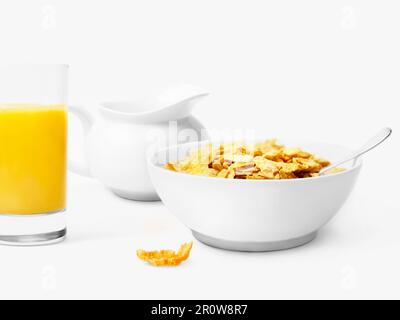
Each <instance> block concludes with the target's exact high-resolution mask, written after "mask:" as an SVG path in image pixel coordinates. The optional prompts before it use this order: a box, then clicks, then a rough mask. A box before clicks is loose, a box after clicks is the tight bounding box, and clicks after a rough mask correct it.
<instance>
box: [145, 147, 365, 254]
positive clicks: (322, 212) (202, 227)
mask: <svg viewBox="0 0 400 320" xmlns="http://www.w3.org/2000/svg"><path fill="white" fill-rule="evenodd" d="M207 143H209V142H205V143H200V144H199V143H191V144H184V145H179V146H174V147H171V148H168V149H164V150H161V151H158V152H157V153H156V154H154V155H152V156H151V157H150V158H149V161H148V162H149V171H150V176H151V179H152V181H153V184H154V186H155V188H156V190H157V192H158V195H159V196H160V198H161V200H162V201H163V202H164V204H165V205H166V207H167V208H168V209H169V211H170V212H172V213H173V214H174V215H175V216H176V217H178V219H179V220H180V221H181V222H183V223H184V224H185V225H186V226H187V227H188V228H190V229H191V230H192V232H193V235H194V236H195V238H197V239H198V240H199V241H201V242H203V243H206V244H208V245H211V246H214V247H218V248H223V249H228V250H238V251H273V250H282V249H289V248H293V247H297V246H300V245H303V244H305V243H308V242H310V241H311V240H313V239H314V238H315V237H316V235H317V232H318V230H319V229H321V227H323V226H324V225H325V224H326V223H328V222H329V221H330V220H331V219H332V218H333V217H334V216H335V215H336V214H337V213H338V211H339V210H340V209H341V208H342V206H343V205H344V203H345V202H346V200H347V199H348V198H349V196H350V194H351V192H352V190H353V187H354V185H355V183H356V180H357V178H358V175H359V172H360V169H361V166H362V163H361V161H357V163H351V164H348V165H347V166H346V165H345V166H343V167H344V168H346V169H347V171H345V172H342V173H338V174H333V175H328V176H323V177H317V178H307V179H296V180H231V179H220V178H213V177H204V176H195V175H189V174H184V173H177V172H173V171H170V170H167V169H164V168H163V165H164V164H165V163H166V162H167V161H176V160H181V159H183V158H184V157H185V156H186V155H187V154H188V152H190V151H192V150H194V149H196V148H198V147H199V146H202V145H204V144H207ZM286 144H287V145H290V146H300V147H302V148H303V149H305V150H307V151H310V152H312V153H315V154H317V155H318V156H321V157H324V158H327V159H330V160H331V161H335V160H337V159H339V158H341V157H342V156H344V155H346V154H348V153H349V152H351V150H349V149H347V148H345V147H341V146H336V145H330V144H326V143H310V142H297V143H296V142H295V143H293V142H292V143H286Z"/></svg>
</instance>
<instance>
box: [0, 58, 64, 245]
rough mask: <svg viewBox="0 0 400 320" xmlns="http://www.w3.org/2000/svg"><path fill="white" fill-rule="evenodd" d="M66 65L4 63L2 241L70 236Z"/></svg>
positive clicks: (0, 73)
mask: <svg viewBox="0 0 400 320" xmlns="http://www.w3.org/2000/svg"><path fill="white" fill-rule="evenodd" d="M67 77H68V66H66V65H11V66H4V67H0V244H10V245H42V244H50V243H56V242H59V241H61V240H63V239H64V238H65V236H66V222H65V208H66V152H67V106H66V103H67Z"/></svg>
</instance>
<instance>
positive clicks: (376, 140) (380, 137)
mask: <svg viewBox="0 0 400 320" xmlns="http://www.w3.org/2000/svg"><path fill="white" fill-rule="evenodd" d="M391 134H392V129H391V128H384V129H382V130H381V131H380V132H379V133H378V134H377V135H376V136H375V137H373V138H372V139H371V140H369V141H368V142H367V143H366V144H365V145H364V146H363V147H361V148H360V149H359V150H358V151H355V152H353V153H351V154H349V155H348V156H346V157H344V158H343V159H342V160H340V161H337V162H335V163H334V164H332V165H330V166H328V167H326V168H324V169H322V170H321V171H320V172H319V175H320V176H321V175H324V174H326V173H327V172H328V171H330V170H332V169H335V168H336V167H338V166H340V165H342V164H344V163H346V162H349V161H351V160H357V159H358V158H359V157H360V156H362V155H363V154H365V153H367V152H369V151H371V150H372V149H375V148H376V147H377V146H379V145H380V144H381V143H382V142H384V141H385V140H386V139H387V138H389V137H390V135H391Z"/></svg>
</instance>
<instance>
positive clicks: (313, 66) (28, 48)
mask: <svg viewBox="0 0 400 320" xmlns="http://www.w3.org/2000/svg"><path fill="white" fill-rule="evenodd" d="M399 10H400V3H399V1H398V0H392V1H389V0H380V1H367V0H362V1H361V0H360V1H355V0H346V1H343V0H335V1H328V0H323V1H321V0H314V1H311V0H303V1H297V0H291V1H289V0H282V1H267V0H246V1H245V0H241V1H239V0H201V1H194V0H160V1H155V0H140V1H139V0H112V1H111V0H107V1H105V0H85V1H75V0H71V1H61V0H60V1H55V0H53V1H52V0H47V1H39V0H29V1H28V0H1V2H0V39H1V47H0V60H1V62H2V63H9V62H13V63H14V62H16V63H19V62H25V63H36V62H45V63H68V64H70V66H71V72H70V102H71V103H74V104H76V103H78V104H84V105H85V106H87V107H88V108H93V109H94V108H95V106H96V104H97V103H98V102H100V101H103V100H127V99H128V100H129V99H130V98H132V97H134V96H137V95H140V93H141V92H142V91H144V90H147V89H151V88H154V87H160V86H165V85H169V84H171V83H177V82H189V83H194V84H198V85H201V86H203V87H204V88H206V89H207V90H210V91H211V92H212V93H213V94H212V96H211V97H210V98H208V99H207V100H205V101H204V102H203V103H202V104H201V105H199V108H198V109H197V110H196V115H197V116H198V117H199V118H200V119H201V121H202V122H203V123H204V124H205V125H206V126H207V127H208V128H209V129H217V128H219V129H223V128H241V129H255V130H257V133H258V134H260V135H262V136H265V137H266V138H267V137H280V136H284V137H290V136H296V137H302V138H311V139H313V140H322V141H329V142H335V143H339V144H343V145H348V146H350V147H352V146H354V147H356V146H357V145H359V144H360V143H363V142H364V140H365V139H367V138H368V137H369V136H370V135H372V134H374V133H375V131H377V130H378V129H380V128H381V127H382V126H386V125H390V126H392V127H393V129H394V135H393V137H392V139H391V141H390V143H388V144H387V145H385V146H384V147H382V148H381V149H379V151H376V152H374V153H372V154H371V155H369V156H368V158H367V159H365V160H366V161H365V167H364V170H363V172H362V175H361V178H360V181H359V183H358V185H357V188H356V190H355V193H354V195H353V197H352V199H351V200H350V201H349V203H348V205H347V206H346V208H344V209H343V210H342V211H341V212H340V214H339V215H338V216H337V217H336V218H335V219H334V220H333V221H332V222H331V223H330V224H329V225H328V226H327V227H326V228H325V229H324V230H323V232H322V233H321V234H320V236H319V238H318V239H317V240H315V241H314V242H313V243H311V244H309V245H307V246H305V247H302V248H298V249H295V250H290V251H286V252H276V253H260V254H244V253H232V252H224V251H220V250H216V249H212V248H208V247H206V246H204V245H202V244H200V243H198V242H195V247H194V250H193V254H192V257H191V259H190V261H189V262H188V263H186V264H185V265H183V266H181V267H180V268H175V269H170V268H166V269H156V268H152V267H149V266H147V265H144V264H142V263H141V262H139V261H138V260H137V259H136V258H135V250H136V249H138V248H141V247H145V248H154V249H158V248H162V247H171V248H172V247H178V246H179V244H180V243H182V242H184V241H187V240H190V239H191V235H190V233H189V231H188V230H186V228H185V227H184V226H183V225H181V224H180V223H179V222H178V221H177V220H176V219H175V218H174V217H173V216H171V215H170V214H169V213H168V211H167V210H166V209H165V208H164V207H163V205H162V204H160V203H150V204H149V203H134V202H129V201H124V200H121V199H118V198H116V197H114V196H113V195H111V194H110V193H109V192H108V191H107V190H105V189H104V188H103V186H101V185H100V184H99V183H98V182H96V181H94V180H89V179H85V178H80V177H78V176H76V175H70V177H69V178H70V180H69V238H68V240H67V241H66V242H64V243H63V244H60V245H57V246H52V247H39V248H11V247H0V257H1V263H0V298H227V299H229V298H241V299H242V298H260V299H266V298H400V292H399V288H400V276H399V270H400V256H399V255H400V250H399V249H400V232H399V229H400V205H399V187H398V181H399V179H400V173H399V172H400V171H399V170H400V166H399V164H398V162H399V157H400V151H399V136H398V134H397V132H398V131H400V118H399V111H398V110H399V106H400V90H399V87H400V59H399V57H400V46H399V32H400V19H399V14H400V12H399ZM0 90H1V88H0ZM81 134H82V133H81V131H80V127H79V125H78V124H77V123H76V120H75V119H73V118H71V139H70V141H71V147H70V151H71V157H75V156H77V154H78V153H80V152H81V147H82V146H81V142H80V140H81V139H82V138H81V136H80V135H81Z"/></svg>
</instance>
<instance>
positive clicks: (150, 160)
mask: <svg viewBox="0 0 400 320" xmlns="http://www.w3.org/2000/svg"><path fill="white" fill-rule="evenodd" d="M265 140H266V139H257V140H256V141H255V143H257V142H258V141H265ZM283 140H284V139H283ZM300 140H301V139H300ZM304 142H306V143H311V144H318V145H325V146H330V147H336V148H342V149H348V150H349V152H351V151H352V150H351V149H349V148H348V147H345V146H342V145H339V144H333V143H329V142H321V141H315V140H304ZM219 143H223V142H221V141H218V140H212V139H209V140H204V141H197V142H187V143H182V144H178V145H173V146H169V147H164V148H161V149H158V150H156V151H155V152H153V153H152V154H151V155H149V156H148V157H147V163H148V166H149V167H152V168H154V169H156V170H161V171H162V172H165V173H166V174H171V175H177V176H182V177H189V178H193V179H203V180H205V179H206V180H209V181H219V182H220V183H232V181H233V182H234V183H245V184H246V183H248V184H256V183H259V184H276V183H287V184H289V183H290V184H291V183H307V182H312V181H318V180H322V179H333V178H335V177H339V176H344V175H348V174H351V173H353V172H354V171H357V170H360V169H361V167H362V166H363V161H362V158H361V157H360V158H358V159H357V162H356V164H355V165H353V166H352V167H351V168H349V169H347V170H346V171H343V172H338V173H334V174H330V175H324V176H318V177H311V178H299V179H265V180H257V179H223V178H218V177H209V176H202V175H194V174H189V173H184V172H176V171H172V170H168V169H166V168H164V167H162V166H160V165H157V164H155V163H154V161H153V159H154V158H155V156H156V155H157V154H160V153H163V152H167V151H169V150H172V149H177V150H179V149H180V148H183V147H190V146H198V147H201V146H204V145H207V144H219ZM225 143H229V142H225Z"/></svg>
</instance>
